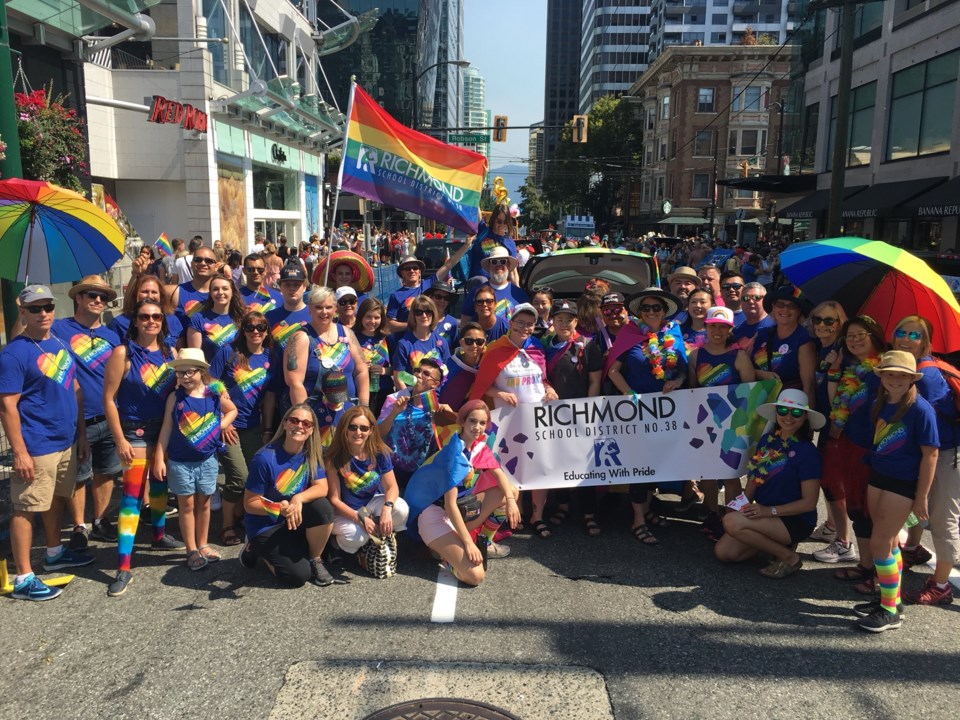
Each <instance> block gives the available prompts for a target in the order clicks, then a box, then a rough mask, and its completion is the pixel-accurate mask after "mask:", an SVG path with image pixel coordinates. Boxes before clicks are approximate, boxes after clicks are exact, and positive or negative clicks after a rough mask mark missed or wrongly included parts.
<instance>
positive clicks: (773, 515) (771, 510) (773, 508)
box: [770, 505, 777, 517]
mask: <svg viewBox="0 0 960 720" xmlns="http://www.w3.org/2000/svg"><path fill="white" fill-rule="evenodd" d="M770 516H771V517H776V516H777V507H776V505H774V506H773V507H772V508H770Z"/></svg>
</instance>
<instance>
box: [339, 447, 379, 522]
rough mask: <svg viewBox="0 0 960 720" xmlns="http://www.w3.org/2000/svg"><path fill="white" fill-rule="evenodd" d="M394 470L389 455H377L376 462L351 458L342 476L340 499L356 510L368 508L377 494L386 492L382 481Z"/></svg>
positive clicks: (342, 469) (341, 473) (341, 469)
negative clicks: (367, 505)
mask: <svg viewBox="0 0 960 720" xmlns="http://www.w3.org/2000/svg"><path fill="white" fill-rule="evenodd" d="M391 470H393V463H392V462H391V461H390V456H389V455H377V459H376V462H374V463H371V462H370V461H368V460H362V461H361V460H357V459H356V458H350V463H349V464H348V465H345V466H344V467H342V468H339V469H338V470H337V472H338V473H339V474H340V499H341V500H343V502H345V503H346V504H347V506H348V507H351V508H353V509H354V510H359V509H360V508H362V507H364V506H366V504H367V503H368V502H370V501H371V500H372V499H373V496H374V495H376V494H377V493H382V492H384V490H383V485H382V484H381V482H380V479H381V478H382V477H383V476H384V475H386V474H387V473H388V472H390V471H391Z"/></svg>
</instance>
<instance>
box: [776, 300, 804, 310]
mask: <svg viewBox="0 0 960 720" xmlns="http://www.w3.org/2000/svg"><path fill="white" fill-rule="evenodd" d="M773 307H774V308H776V309H777V310H794V309H796V310H799V309H800V308H799V307H797V305H796V304H794V303H792V302H790V301H789V300H777V301H776V302H775V303H774V304H773Z"/></svg>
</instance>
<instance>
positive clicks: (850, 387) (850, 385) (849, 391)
mask: <svg viewBox="0 0 960 720" xmlns="http://www.w3.org/2000/svg"><path fill="white" fill-rule="evenodd" d="M879 362H880V357H879V356H878V355H871V356H870V357H866V358H864V359H863V360H862V361H861V362H859V363H858V364H856V365H847V367H845V368H844V370H843V375H842V376H841V377H840V383H839V385H838V387H837V394H836V396H835V397H834V398H833V408H832V409H831V410H830V422H832V423H833V424H834V425H835V426H836V427H838V428H843V427H844V426H846V424H847V422H848V421H849V420H850V401H851V400H852V399H853V396H854V395H856V393H857V391H858V390H859V389H860V386H861V385H862V384H863V378H865V377H869V375H870V373H872V372H873V369H874V368H875V367H876V366H877V364H878V363H879Z"/></svg>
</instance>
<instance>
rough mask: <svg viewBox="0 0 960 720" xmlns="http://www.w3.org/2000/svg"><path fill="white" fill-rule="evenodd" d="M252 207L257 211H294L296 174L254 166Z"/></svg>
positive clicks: (295, 207) (295, 206)
mask: <svg viewBox="0 0 960 720" xmlns="http://www.w3.org/2000/svg"><path fill="white" fill-rule="evenodd" d="M253 206H254V207H255V208H257V209H258V210H296V209H297V174H296V173H292V172H284V171H282V170H274V169H272V168H267V167H263V166H260V165H254V166H253Z"/></svg>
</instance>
